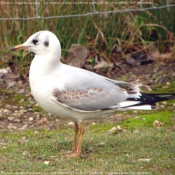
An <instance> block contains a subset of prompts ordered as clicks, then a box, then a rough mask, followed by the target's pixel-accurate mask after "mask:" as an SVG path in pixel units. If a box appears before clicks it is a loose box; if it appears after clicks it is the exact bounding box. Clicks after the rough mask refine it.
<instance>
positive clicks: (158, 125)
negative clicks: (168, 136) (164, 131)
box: [153, 120, 164, 128]
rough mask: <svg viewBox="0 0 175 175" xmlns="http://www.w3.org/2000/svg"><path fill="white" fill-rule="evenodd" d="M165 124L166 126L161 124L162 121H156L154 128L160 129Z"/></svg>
mask: <svg viewBox="0 0 175 175" xmlns="http://www.w3.org/2000/svg"><path fill="white" fill-rule="evenodd" d="M163 124H164V123H163V122H160V121H158V120H155V121H154V122H153V127H155V128H160V127H161V126H162V125H163Z"/></svg>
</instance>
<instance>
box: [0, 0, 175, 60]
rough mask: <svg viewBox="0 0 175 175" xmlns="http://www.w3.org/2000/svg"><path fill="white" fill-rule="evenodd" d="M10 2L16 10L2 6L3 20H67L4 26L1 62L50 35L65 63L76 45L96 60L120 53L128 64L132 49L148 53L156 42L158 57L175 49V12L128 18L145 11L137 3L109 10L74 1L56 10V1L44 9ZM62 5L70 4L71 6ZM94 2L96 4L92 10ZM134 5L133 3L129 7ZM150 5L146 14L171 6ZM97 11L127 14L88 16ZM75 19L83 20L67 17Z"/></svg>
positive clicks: (159, 0) (0, 23)
mask: <svg viewBox="0 0 175 175" xmlns="http://www.w3.org/2000/svg"><path fill="white" fill-rule="evenodd" d="M5 2H6V1H5ZM9 2H10V1H9ZM11 2H13V5H12V4H7V3H6V4H2V3H1V4H0V10H1V13H0V18H30V17H36V14H37V15H38V16H40V17H51V16H62V18H57V17H55V18H50V19H42V18H38V19H29V20H26V19H24V20H9V19H6V20H0V40H1V42H0V48H1V51H0V52H1V53H0V56H1V57H2V55H3V57H5V56H4V52H7V50H8V48H9V47H12V46H14V45H17V44H21V43H23V42H24V41H25V40H26V39H27V38H28V37H29V36H30V35H32V34H33V33H35V32H37V31H40V30H50V31H52V32H53V33H55V34H56V35H57V36H58V38H59V40H60V42H61V46H62V48H63V50H62V52H63V53H62V55H63V57H65V56H66V55H67V52H68V50H69V48H70V46H71V44H73V43H79V44H82V45H84V46H85V47H86V48H88V49H93V50H94V52H95V54H100V55H102V56H103V55H104V56H105V57H106V58H107V59H108V60H109V61H110V56H111V53H112V52H113V50H114V48H115V46H117V48H120V51H121V55H120V58H123V56H124V54H126V53H127V52H129V48H130V47H131V46H134V47H135V48H136V50H137V49H138V50H144V51H147V50H148V48H149V47H150V46H151V45H152V43H155V42H156V45H157V48H158V49H159V51H160V52H166V47H165V45H166V44H171V45H174V33H175V15H174V14H175V8H174V7H166V8H161V9H158V8H154V9H152V10H147V11H134V12H129V10H128V11H127V10H126V9H138V8H140V6H139V5H138V4H137V3H138V2H139V1H138V0H137V1H123V2H125V4H121V5H119V4H116V3H117V2H118V3H119V2H121V1H119V0H116V1H113V0H109V1H107V2H108V4H105V2H106V1H104V0H101V1H90V0H89V1H75V2H77V3H78V2H79V4H72V3H71V2H73V1H56V2H59V3H60V4H55V5H53V4H49V2H51V1H41V0H40V1H39V0H38V2H39V3H40V4H39V5H38V6H36V5H35V4H34V3H35V2H36V1H35V0H33V1H32V0H30V1H25V2H28V3H31V4H20V2H21V1H11ZM17 2H18V3H17ZM63 2H67V4H64V3H63ZM81 2H82V3H81ZM92 2H95V4H94V5H92ZM100 2H103V3H100ZM114 2H115V3H114ZM126 2H127V3H128V4H126ZM130 2H133V3H132V4H129V3H130ZM148 2H154V4H151V5H150V4H142V8H149V7H152V6H153V5H154V6H155V7H160V6H163V5H166V4H167V0H154V1H148ZM168 2H169V5H171V4H175V1H174V0H169V1H168ZM32 3H33V4H32ZM87 3H88V4H87ZM36 7H37V8H36ZM94 10H96V11H97V12H107V11H114V10H125V11H124V12H121V13H103V14H101V13H99V14H98V13H97V14H94V15H87V16H86V15H85V14H87V13H91V12H94ZM75 14H82V16H78V17H64V16H65V15H75ZM83 15H84V16H83ZM24 54H25V55H29V56H28V57H29V58H28V59H29V60H30V54H26V53H23V52H20V56H21V57H22V56H24ZM18 55H19V53H18ZM7 57H8V54H7Z"/></svg>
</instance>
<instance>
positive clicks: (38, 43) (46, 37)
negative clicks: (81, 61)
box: [11, 30, 61, 55]
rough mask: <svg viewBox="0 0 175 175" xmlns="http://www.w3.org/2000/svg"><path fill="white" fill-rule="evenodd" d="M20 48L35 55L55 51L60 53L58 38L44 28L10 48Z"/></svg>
mask: <svg viewBox="0 0 175 175" xmlns="http://www.w3.org/2000/svg"><path fill="white" fill-rule="evenodd" d="M21 49H26V50H28V51H30V52H33V53H35V54H36V55H42V54H47V53H54V54H56V52H59V53H61V46H60V42H59V40H58V38H57V37H56V35H55V34H53V33H52V32H49V31H46V30H45V31H39V32H37V33H35V34H33V35H32V36H30V37H29V38H28V39H27V41H26V42H25V43H23V44H20V45H17V46H15V47H13V48H12V49H11V50H12V51H16V50H21Z"/></svg>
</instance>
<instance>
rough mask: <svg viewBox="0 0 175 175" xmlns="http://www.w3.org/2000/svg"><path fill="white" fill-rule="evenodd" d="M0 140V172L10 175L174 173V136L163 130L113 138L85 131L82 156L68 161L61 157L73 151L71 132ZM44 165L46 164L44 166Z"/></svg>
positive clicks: (42, 132) (16, 134)
mask: <svg viewBox="0 0 175 175" xmlns="http://www.w3.org/2000/svg"><path fill="white" fill-rule="evenodd" d="M106 125H107V124H106ZM93 127H95V126H93ZM100 127H101V130H103V129H104V125H103V124H98V126H97V128H100ZM108 127H109V128H110V127H112V125H110V124H108ZM0 140H1V144H0V167H1V171H2V172H3V171H4V172H10V173H12V174H13V173H15V172H18V173H22V172H23V173H24V172H30V173H32V172H33V173H36V172H38V173H43V174H44V173H50V174H51V173H58V174H59V173H60V174H61V173H67V174H76V173H78V172H81V173H84V174H93V173H95V172H96V173H101V174H105V173H107V172H115V173H119V172H123V173H124V172H125V173H130V174H131V173H134V174H137V173H139V172H140V174H141V173H145V174H146V173H150V174H173V172H174V171H175V147H174V145H175V134H174V131H172V130H171V129H167V128H165V127H162V128H160V129H155V128H153V127H142V128H139V130H138V132H136V133H134V132H132V130H130V129H128V130H127V132H125V133H119V134H116V135H108V134H107V132H106V131H104V132H98V131H95V130H94V129H93V128H92V129H91V127H90V128H89V129H88V130H87V132H86V134H85V138H84V142H83V146H82V147H83V156H82V157H80V158H73V159H66V158H65V152H66V151H68V150H71V148H72V142H73V130H70V129H60V130H57V131H56V130H38V131H30V130H28V131H22V132H14V131H13V132H3V133H0ZM139 159H150V160H149V161H148V162H147V161H139ZM45 161H49V164H48V165H46V164H44V162H45Z"/></svg>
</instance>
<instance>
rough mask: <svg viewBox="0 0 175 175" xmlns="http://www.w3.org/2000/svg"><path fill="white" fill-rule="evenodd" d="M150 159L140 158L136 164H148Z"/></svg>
mask: <svg viewBox="0 0 175 175" xmlns="http://www.w3.org/2000/svg"><path fill="white" fill-rule="evenodd" d="M150 160H151V159H148V158H141V159H139V160H138V162H149V161H150Z"/></svg>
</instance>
